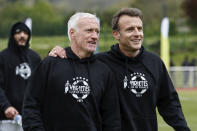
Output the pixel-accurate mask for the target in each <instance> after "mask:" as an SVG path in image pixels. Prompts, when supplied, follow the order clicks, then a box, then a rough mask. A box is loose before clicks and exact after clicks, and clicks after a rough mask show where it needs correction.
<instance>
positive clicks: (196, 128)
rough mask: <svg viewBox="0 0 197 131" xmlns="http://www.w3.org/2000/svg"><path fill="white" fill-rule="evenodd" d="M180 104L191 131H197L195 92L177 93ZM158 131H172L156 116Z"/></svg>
mask: <svg viewBox="0 0 197 131" xmlns="http://www.w3.org/2000/svg"><path fill="white" fill-rule="evenodd" d="M178 94H179V98H180V101H181V104H182V109H183V113H184V115H185V118H186V120H187V123H188V125H189V127H190V129H191V131H197V124H196V123H197V90H189V91H187V90H184V91H183V90H181V91H178ZM158 128H159V131H174V130H173V129H172V128H171V127H170V126H168V125H167V124H166V123H165V122H164V121H163V119H162V118H161V117H160V116H159V115H158Z"/></svg>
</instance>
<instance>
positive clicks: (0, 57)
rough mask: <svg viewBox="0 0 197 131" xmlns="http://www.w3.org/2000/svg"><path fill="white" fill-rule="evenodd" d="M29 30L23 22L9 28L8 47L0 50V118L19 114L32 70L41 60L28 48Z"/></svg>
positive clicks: (3, 118) (8, 117)
mask: <svg viewBox="0 0 197 131" xmlns="http://www.w3.org/2000/svg"><path fill="white" fill-rule="evenodd" d="M30 38H31V31H30V30H29V28H28V27H27V26H26V25H25V24H24V23H23V22H17V23H16V24H14V25H13V26H12V28H11V32H10V38H9V41H8V47H7V48H6V49H4V50H3V51H2V52H0V120H7V119H11V120H12V119H14V117H15V116H16V115H17V114H21V110H22V103H23V97H24V93H25V89H26V87H27V82H28V79H29V77H30V76H31V73H32V71H33V70H34V68H35V67H36V66H37V65H38V63H39V62H40V61H41V58H40V56H39V55H38V54H37V53H35V52H34V51H33V50H31V49H29V40H30Z"/></svg>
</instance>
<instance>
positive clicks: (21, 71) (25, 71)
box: [16, 62, 31, 80]
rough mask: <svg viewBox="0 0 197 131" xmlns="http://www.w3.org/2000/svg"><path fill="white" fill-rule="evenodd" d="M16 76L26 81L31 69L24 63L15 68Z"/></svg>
mask: <svg viewBox="0 0 197 131" xmlns="http://www.w3.org/2000/svg"><path fill="white" fill-rule="evenodd" d="M16 75H20V76H21V77H22V78H23V79H25V80H26V79H28V78H29V77H30V76H31V68H30V67H29V65H28V63H26V62H24V63H22V64H20V65H19V66H16Z"/></svg>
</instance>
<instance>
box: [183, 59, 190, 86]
mask: <svg viewBox="0 0 197 131" xmlns="http://www.w3.org/2000/svg"><path fill="white" fill-rule="evenodd" d="M181 65H182V66H183V67H187V66H189V65H190V64H189V60H188V56H185V58H184V60H183V62H182V64H181ZM183 73H184V77H183V79H184V80H183V82H184V83H183V85H184V88H187V87H188V80H189V71H188V70H184V72H183Z"/></svg>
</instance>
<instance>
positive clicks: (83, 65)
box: [23, 47, 121, 131]
mask: <svg viewBox="0 0 197 131" xmlns="http://www.w3.org/2000/svg"><path fill="white" fill-rule="evenodd" d="M66 54H67V57H68V59H61V58H59V57H57V58H54V57H47V58H45V59H44V60H43V62H42V63H41V64H40V65H39V66H38V68H37V69H36V71H35V74H33V75H32V78H31V80H30V83H29V86H28V89H27V94H26V95H25V99H24V108H23V128H24V130H25V131H120V123H121V122H120V112H119V111H120V110H119V102H118V92H117V87H116V84H115V81H114V77H113V76H112V72H111V70H110V69H109V68H108V67H107V66H106V65H105V64H104V63H102V62H100V61H98V60H97V59H95V56H94V55H91V56H90V57H88V58H83V59H79V58H78V57H77V56H76V55H75V54H74V53H73V52H72V50H71V48H70V47H68V48H66Z"/></svg>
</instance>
